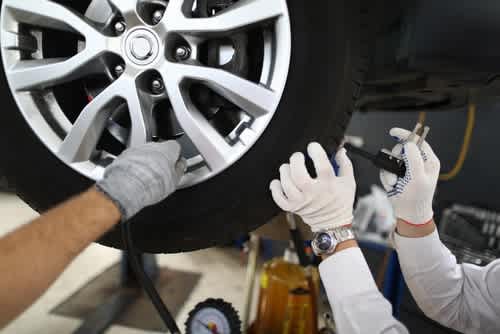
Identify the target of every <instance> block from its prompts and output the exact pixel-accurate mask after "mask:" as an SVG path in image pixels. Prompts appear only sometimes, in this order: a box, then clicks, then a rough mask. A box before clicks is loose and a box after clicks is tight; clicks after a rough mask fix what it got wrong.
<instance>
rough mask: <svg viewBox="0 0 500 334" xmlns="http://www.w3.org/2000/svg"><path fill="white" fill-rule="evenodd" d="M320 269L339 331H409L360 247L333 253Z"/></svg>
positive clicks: (349, 333)
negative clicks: (380, 289) (387, 298)
mask: <svg viewBox="0 0 500 334" xmlns="http://www.w3.org/2000/svg"><path fill="white" fill-rule="evenodd" d="M319 271H320V275H321V280H322V281H323V285H324V286H325V289H326V293H327V295H328V300H329V301H330V306H331V307H332V309H333V316H334V318H335V324H336V326H337V331H338V333H339V334H408V330H407V329H406V328H405V327H404V326H403V325H402V324H401V323H400V322H398V321H397V320H396V319H394V317H393V316H392V307H391V304H390V303H389V302H388V301H387V300H386V299H385V298H384V296H382V294H381V293H380V292H379V291H378V289H377V286H376V285H375V281H374V280H373V277H372V275H371V272H370V269H369V268H368V264H367V263H366V260H365V258H364V256H363V253H361V250H360V249H359V248H349V249H346V250H343V251H341V252H339V253H337V254H334V255H333V256H331V257H329V258H328V259H326V260H325V261H323V262H322V263H321V264H320V266H319Z"/></svg>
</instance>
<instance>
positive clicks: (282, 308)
mask: <svg viewBox="0 0 500 334" xmlns="http://www.w3.org/2000/svg"><path fill="white" fill-rule="evenodd" d="M298 262H299V261H298V256H297V253H296V252H295V250H294V248H293V246H292V245H291V246H290V247H289V248H288V249H287V250H286V251H285V255H284V256H283V257H282V258H275V259H272V260H270V261H269V262H267V263H265V264H264V267H263V270H262V274H261V276H260V294H259V302H258V309H257V318H256V321H255V323H254V324H253V326H252V327H251V328H252V333H254V334H317V332H318V323H317V321H318V312H317V296H318V294H319V273H318V270H317V268H313V267H311V266H308V267H304V266H301V265H299V264H298Z"/></svg>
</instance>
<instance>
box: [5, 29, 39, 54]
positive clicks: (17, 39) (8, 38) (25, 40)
mask: <svg viewBox="0 0 500 334" xmlns="http://www.w3.org/2000/svg"><path fill="white" fill-rule="evenodd" d="M2 47H3V48H4V49H6V50H20V51H25V52H29V53H33V52H36V51H37V50H38V42H37V40H36V38H35V37H33V36H30V35H23V34H16V33H14V32H10V31H4V32H3V33H2Z"/></svg>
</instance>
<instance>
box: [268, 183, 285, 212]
mask: <svg viewBox="0 0 500 334" xmlns="http://www.w3.org/2000/svg"><path fill="white" fill-rule="evenodd" d="M269 188H270V189H271V195H272V196H273V199H274V202H276V204H277V205H278V206H279V207H280V208H281V210H283V211H289V210H290V204H289V203H288V199H287V198H286V197H285V194H284V193H283V188H282V187H281V182H280V181H279V180H273V181H272V182H271V185H270V186H269Z"/></svg>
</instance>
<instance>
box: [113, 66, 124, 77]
mask: <svg viewBox="0 0 500 334" xmlns="http://www.w3.org/2000/svg"><path fill="white" fill-rule="evenodd" d="M123 72H125V67H123V65H116V67H115V74H116V76H117V77H119V76H121V75H122V74H123Z"/></svg>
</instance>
